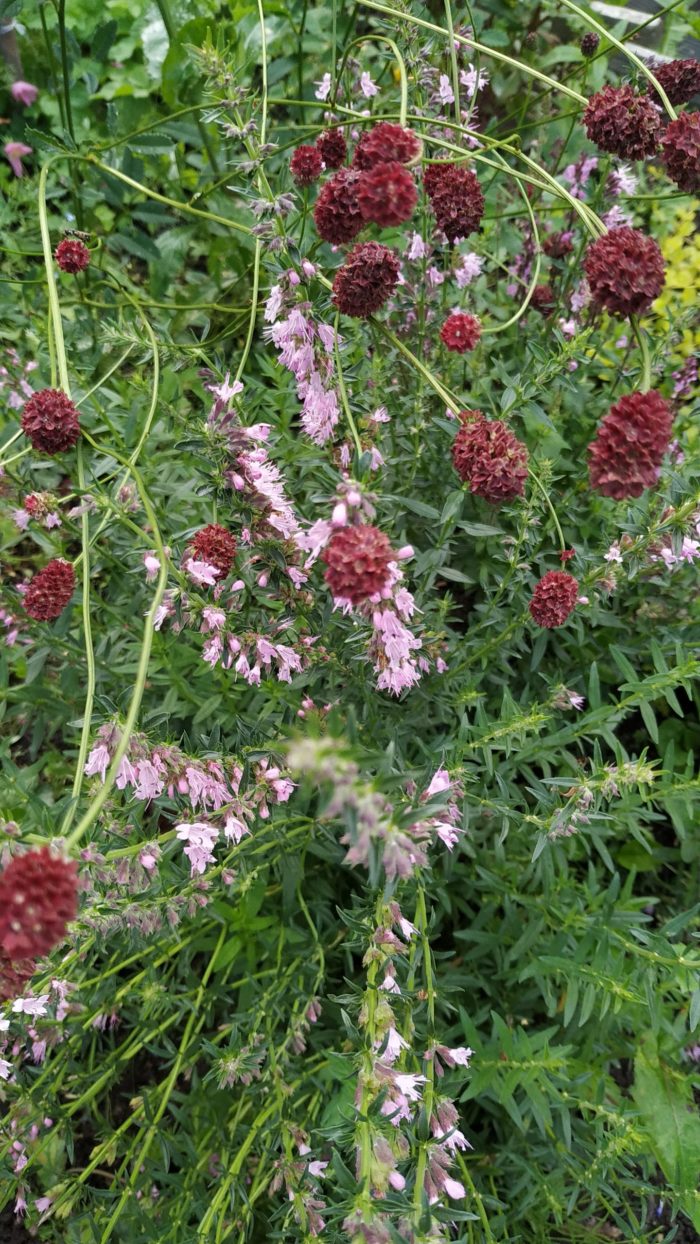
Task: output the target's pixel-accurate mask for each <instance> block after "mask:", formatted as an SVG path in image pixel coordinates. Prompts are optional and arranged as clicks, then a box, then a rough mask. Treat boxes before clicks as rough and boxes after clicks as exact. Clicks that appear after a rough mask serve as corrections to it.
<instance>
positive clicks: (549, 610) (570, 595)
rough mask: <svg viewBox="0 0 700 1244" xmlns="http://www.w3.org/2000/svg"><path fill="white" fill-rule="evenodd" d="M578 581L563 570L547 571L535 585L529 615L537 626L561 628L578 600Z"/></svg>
mask: <svg viewBox="0 0 700 1244" xmlns="http://www.w3.org/2000/svg"><path fill="white" fill-rule="evenodd" d="M578 592H579V588H578V581H577V580H576V579H575V578H574V577H573V575H570V574H566V572H565V571H563V570H548V571H547V573H546V575H543V577H542V578H541V579H540V581H539V583H537V584H536V586H535V590H534V592H533V594H532V600H531V601H530V613H531V614H532V617H533V619H534V621H535V622H536V623H537V625H538V626H543V627H546V628H547V629H552V628H553V627H556V626H563V625H564V623H565V622H566V620H567V618H568V617H569V615H570V614H571V613H572V612H573V610H574V608H575V605H576V602H577V600H578Z"/></svg>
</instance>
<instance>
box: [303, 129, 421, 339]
mask: <svg viewBox="0 0 700 1244" xmlns="http://www.w3.org/2000/svg"><path fill="white" fill-rule="evenodd" d="M422 150H423V145H422V143H421V140H420V139H419V138H418V137H417V136H416V135H415V134H414V133H412V131H411V130H407V129H404V128H403V126H401V125H393V124H391V123H389V122H384V121H383V122H380V123H379V124H378V125H375V126H373V127H372V128H371V129H370V130H366V131H365V132H364V133H363V134H362V136H361V138H360V140H359V142H358V144H357V146H356V148H355V151H354V154H353V158H352V164H351V167H349V168H347V167H346V168H344V167H341V166H342V164H343V163H344V161H345V159H346V157H347V148H346V145H345V139H344V138H343V137H342V135H341V133H340V131H339V130H329V131H326V133H325V134H322V135H321V137H320V138H319V140H318V142H317V143H316V147H315V148H311V147H299V148H297V150H296V151H295V152H294V155H293V156H292V162H291V165H290V167H291V168H292V173H293V174H294V176H296V178H297V181H299V182H300V183H301V184H308V183H309V182H310V181H311V180H314V179H315V176H317V175H318V172H320V171H321V168H320V162H322V164H323V166H325V167H328V168H337V169H338V171H337V172H336V173H335V174H334V176H333V177H331V178H330V179H329V180H328V181H327V182H326V183H325V185H324V186H322V187H321V190H320V192H319V195H318V198H317V200H316V204H315V207H314V223H315V225H316V230H317V232H318V234H319V237H321V238H322V239H323V240H324V242H329V243H330V244H331V245H332V246H343V245H346V244H347V243H348V242H352V241H354V240H355V238H356V237H357V236H358V234H359V233H361V232H362V230H363V229H364V227H365V225H367V224H375V225H378V226H379V228H381V229H388V228H392V227H394V226H396V225H400V224H403V223H404V222H405V221H407V220H409V219H410V217H411V216H412V214H413V211H414V209H415V206H416V203H417V201H418V192H417V189H416V184H415V181H414V179H413V176H412V174H411V172H410V171H409V167H408V166H409V165H411V164H413V163H415V162H416V161H417V160H418V159H420V156H421V153H422ZM312 153H313V154H312ZM314 169H317V170H318V172H316V173H314V172H313V170H314ZM398 271H399V268H398V258H397V256H396V254H395V252H394V251H392V250H390V249H389V248H388V247H386V246H383V245H381V244H380V243H377V242H366V243H362V244H360V245H358V246H356V247H355V248H354V250H353V251H351V253H350V255H349V256H348V258H347V260H346V261H345V263H344V264H343V266H342V267H341V268H340V269H339V270H338V272H337V273H336V277H335V281H334V283H333V301H334V302H335V304H336V306H337V307H338V308H339V310H340V311H342V312H343V314H345V315H351V316H355V317H361V318H364V317H367V316H369V315H372V314H373V313H374V312H375V311H378V310H379V309H380V307H382V306H383V305H384V303H385V302H386V301H387V299H388V298H389V297H390V295H391V293H392V292H393V290H394V288H395V286H396V284H397V282H398Z"/></svg>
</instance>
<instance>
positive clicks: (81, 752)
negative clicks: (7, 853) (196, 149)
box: [39, 161, 96, 834]
mask: <svg viewBox="0 0 700 1244" xmlns="http://www.w3.org/2000/svg"><path fill="white" fill-rule="evenodd" d="M50 164H51V161H49V162H48V163H47V164H45V165H44V167H43V168H42V170H41V174H40V176H39V229H40V232H41V244H42V248H43V252H44V265H45V268H46V284H47V287H48V297H49V315H50V322H51V328H52V331H53V341H54V349H55V352H56V362H57V366H58V377H59V381H60V385H61V388H62V389H63V392H64V393H65V394H66V396H67V397H70V381H69V378H68V360H67V357H66V345H65V341H64V338H63V322H62V320H61V306H60V303H59V300H58V290H57V288H56V278H55V275H54V267H53V256H52V254H51V237H50V234H49V222H48V217H47V210H46V182H47V177H48V171H49V167H50ZM77 459H78V462H77V468H78V469H77V473H78V488H79V490H80V492H81V493H84V492H85V489H86V482H85V460H84V454H83V446H82V443H79V444H78V453H77ZM80 542H81V559H82V584H83V591H82V614H83V630H84V633H85V664H86V667H87V683H86V689H85V708H84V710H83V725H82V730H81V735H80V745H79V748H78V759H77V761H76V769H75V776H74V778H73V792H72V794H73V798H72V802H71V804H70V806H69V808H68V811H67V812H66V815H65V817H64V818H63V822H62V825H61V833H62V834H65V833H66V832H67V830H68V828H69V827H70V825H71V823H72V821H73V817H74V815H75V809H76V801H77V799H78V796H79V794H80V788H81V786H82V781H83V768H84V765H85V757H86V756H87V748H88V742H89V739H90V731H91V729H92V707H93V703H94V698H95V683H96V669H95V651H94V647H93V642H92V622H91V617H90V515H89V513H88V511H87V509H86V510H85V511H84V513H83V515H82V518H81V522H80Z"/></svg>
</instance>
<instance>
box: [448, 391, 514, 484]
mask: <svg viewBox="0 0 700 1244" xmlns="http://www.w3.org/2000/svg"><path fill="white" fill-rule="evenodd" d="M460 419H461V421H462V426H461V427H460V429H459V432H458V433H457V436H456V437H455V440H454V443H453V445H452V461H453V463H454V467H455V470H456V472H457V474H458V475H459V477H460V479H461V480H463V482H464V483H465V484H468V485H469V488H470V491H471V492H473V493H474V496H476V497H482V498H483V500H484V501H488V502H489V503H490V504H491V505H501V504H502V503H503V502H505V501H513V500H514V499H515V498H516V497H521V496H522V494H523V493H524V491H525V481H526V480H527V463H528V453H527V448H526V446H525V445H523V443H522V441H519V440H518V438H517V436H516V435H515V434H514V433H513V432H511V430H510V428H509V427H508V426H507V424H505V423H504V422H503V420H502V419H487V418H486V417H485V416H484V415H483V414H482V413H481V411H480V410H463V411H462V413H461V415H460Z"/></svg>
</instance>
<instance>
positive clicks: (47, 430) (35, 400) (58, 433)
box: [21, 389, 80, 454]
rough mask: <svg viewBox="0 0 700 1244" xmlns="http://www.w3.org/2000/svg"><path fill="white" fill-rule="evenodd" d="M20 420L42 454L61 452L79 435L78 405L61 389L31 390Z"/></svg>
mask: <svg viewBox="0 0 700 1244" xmlns="http://www.w3.org/2000/svg"><path fill="white" fill-rule="evenodd" d="M21 423H22V431H23V432H24V433H25V435H26V436H27V437H28V438H29V440H30V441H31V443H32V447H33V448H34V449H37V450H38V451H39V452H40V453H43V454H60V453H64V452H65V450H67V449H72V447H73V445H75V443H76V441H77V440H78V437H79V436H80V423H79V420H78V410H77V407H76V406H75V405H74V404H73V402H72V401H71V400H70V398H69V397H68V396H67V395H66V394H65V393H63V392H61V390H60V389H40V390H39V391H38V392H37V393H33V394H32V396H31V397H30V398H29V401H28V402H26V404H25V407H24V410H23V411H22V419H21Z"/></svg>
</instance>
